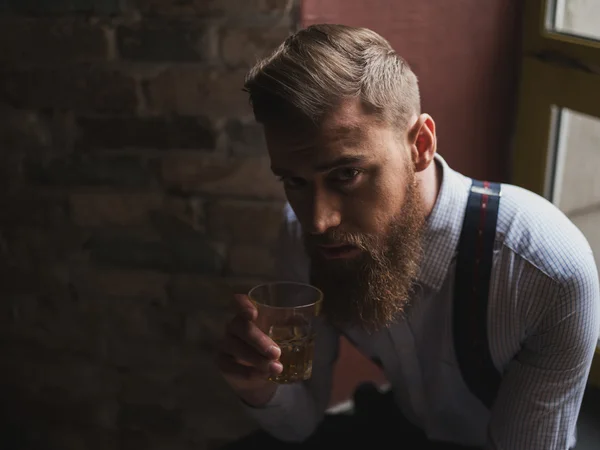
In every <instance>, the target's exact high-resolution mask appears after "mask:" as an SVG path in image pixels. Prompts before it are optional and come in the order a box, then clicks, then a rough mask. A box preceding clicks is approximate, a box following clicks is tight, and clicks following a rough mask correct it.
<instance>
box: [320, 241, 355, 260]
mask: <svg viewBox="0 0 600 450" xmlns="http://www.w3.org/2000/svg"><path fill="white" fill-rule="evenodd" d="M318 249H319V251H320V252H321V254H322V255H323V256H324V257H325V259H341V258H352V257H354V256H356V255H358V254H359V253H360V249H359V248H358V247H356V246H354V245H349V244H325V245H319V246H318Z"/></svg>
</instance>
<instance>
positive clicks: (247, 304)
mask: <svg viewBox="0 0 600 450" xmlns="http://www.w3.org/2000/svg"><path fill="white" fill-rule="evenodd" d="M233 300H234V302H233V303H234V308H235V311H236V312H237V313H238V314H241V315H242V316H243V317H244V318H245V319H247V320H250V321H254V320H256V316H257V315H258V311H257V310H256V306H254V303H252V301H251V300H250V298H249V297H248V296H247V295H244V294H235V295H234V296H233Z"/></svg>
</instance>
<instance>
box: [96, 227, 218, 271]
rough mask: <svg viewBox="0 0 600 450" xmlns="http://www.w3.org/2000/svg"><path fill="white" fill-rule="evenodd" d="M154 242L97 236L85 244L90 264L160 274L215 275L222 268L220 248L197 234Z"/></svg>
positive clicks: (171, 237)
mask: <svg viewBox="0 0 600 450" xmlns="http://www.w3.org/2000/svg"><path fill="white" fill-rule="evenodd" d="M166 238H168V241H165V242H156V241H148V240H146V239H137V240H136V239H134V238H133V237H131V236H118V235H103V234H101V233H97V234H96V235H94V236H93V237H92V238H91V239H90V241H88V242H87V243H86V246H85V248H86V249H87V250H88V251H89V252H90V255H91V258H92V260H93V261H94V262H96V263H97V264H99V265H101V266H104V267H106V266H108V267H116V268H132V269H148V270H158V271H162V272H169V273H176V272H183V273H185V272H190V273H206V274H218V273H220V272H221V271H222V269H223V266H224V251H223V249H222V247H221V246H219V245H218V244H215V243H214V242H212V241H210V240H209V239H207V238H206V237H205V236H203V235H201V234H199V233H197V234H196V235H193V236H190V235H189V234H186V235H185V236H166Z"/></svg>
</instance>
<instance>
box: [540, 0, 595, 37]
mask: <svg viewBox="0 0 600 450" xmlns="http://www.w3.org/2000/svg"><path fill="white" fill-rule="evenodd" d="M547 1H548V2H550V5H551V6H553V8H551V11H552V12H553V13H554V14H553V16H554V17H553V18H552V19H553V20H551V21H550V23H551V24H552V29H553V31H558V32H560V33H564V34H571V35H575V36H580V37H583V38H588V39H595V40H600V0H547Z"/></svg>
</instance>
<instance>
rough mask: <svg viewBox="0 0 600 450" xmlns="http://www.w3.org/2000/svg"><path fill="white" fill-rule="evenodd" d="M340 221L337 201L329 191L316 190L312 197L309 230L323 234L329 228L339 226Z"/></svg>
mask: <svg viewBox="0 0 600 450" xmlns="http://www.w3.org/2000/svg"><path fill="white" fill-rule="evenodd" d="M340 222H341V213H340V205H339V202H338V201H337V200H336V199H335V198H334V196H333V195H331V194H330V193H327V192H323V191H321V192H316V193H315V195H314V197H313V205H312V220H311V223H310V226H311V230H310V232H311V233H312V234H324V233H325V232H326V231H327V230H329V229H330V228H335V227H337V226H339V225H340Z"/></svg>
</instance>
